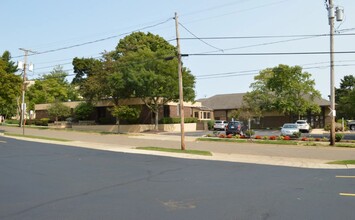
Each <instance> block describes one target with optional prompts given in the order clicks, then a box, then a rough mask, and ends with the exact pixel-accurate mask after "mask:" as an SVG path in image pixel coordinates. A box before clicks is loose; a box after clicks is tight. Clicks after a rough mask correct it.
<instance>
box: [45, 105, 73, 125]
mask: <svg viewBox="0 0 355 220" xmlns="http://www.w3.org/2000/svg"><path fill="white" fill-rule="evenodd" d="M48 115H49V116H50V117H54V118H55V121H58V118H59V117H68V116H70V115H71V113H70V108H69V107H68V106H66V105H64V104H63V103H62V102H59V101H56V102H54V103H52V104H51V105H50V106H49V108H48Z"/></svg>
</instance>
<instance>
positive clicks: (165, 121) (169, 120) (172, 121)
mask: <svg viewBox="0 0 355 220" xmlns="http://www.w3.org/2000/svg"><path fill="white" fill-rule="evenodd" d="M180 122H181V119H180V118H170V117H164V118H162V119H160V122H159V123H160V124H179V123H180ZM196 122H197V118H184V123H196ZM212 126H213V124H212ZM208 128H210V127H209V126H208Z"/></svg>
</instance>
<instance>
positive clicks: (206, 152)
mask: <svg viewBox="0 0 355 220" xmlns="http://www.w3.org/2000/svg"><path fill="white" fill-rule="evenodd" d="M136 149H139V150H152V151H162V152H170V153H184V154H194V155H202V156H212V153H211V152H209V151H201V150H181V149H176V148H163V147H137V148H136Z"/></svg>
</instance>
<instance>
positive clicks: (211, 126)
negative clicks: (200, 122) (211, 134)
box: [207, 120, 214, 130]
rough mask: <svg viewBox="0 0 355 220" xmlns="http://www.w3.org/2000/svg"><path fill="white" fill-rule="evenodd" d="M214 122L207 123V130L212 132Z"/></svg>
mask: <svg viewBox="0 0 355 220" xmlns="http://www.w3.org/2000/svg"><path fill="white" fill-rule="evenodd" d="M213 125H214V120H210V121H208V122H207V126H208V130H213Z"/></svg>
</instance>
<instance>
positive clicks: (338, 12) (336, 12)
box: [327, 0, 343, 146]
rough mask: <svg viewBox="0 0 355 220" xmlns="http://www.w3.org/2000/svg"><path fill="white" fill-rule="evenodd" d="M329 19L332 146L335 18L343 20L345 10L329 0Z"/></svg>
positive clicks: (332, 137)
mask: <svg viewBox="0 0 355 220" xmlns="http://www.w3.org/2000/svg"><path fill="white" fill-rule="evenodd" d="M327 9H328V18H329V25H330V35H329V36H330V118H331V122H330V123H331V126H330V145H331V146H334V145H335V117H336V111H335V88H334V18H335V16H336V19H337V21H342V20H343V9H342V8H339V7H337V8H336V10H334V5H333V0H329V4H328V7H327Z"/></svg>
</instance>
